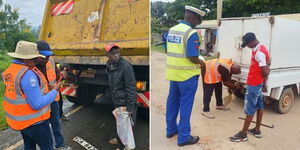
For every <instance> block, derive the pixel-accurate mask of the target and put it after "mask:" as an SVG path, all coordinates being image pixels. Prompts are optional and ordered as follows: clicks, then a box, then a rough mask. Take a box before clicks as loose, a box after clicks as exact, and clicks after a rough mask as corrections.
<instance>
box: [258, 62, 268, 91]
mask: <svg viewBox="0 0 300 150" xmlns="http://www.w3.org/2000/svg"><path fill="white" fill-rule="evenodd" d="M260 70H261V75H262V77H263V78H264V83H263V92H267V91H268V89H267V80H268V77H269V74H270V67H269V66H262V67H260Z"/></svg>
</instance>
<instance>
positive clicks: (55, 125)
mask: <svg viewBox="0 0 300 150" xmlns="http://www.w3.org/2000/svg"><path fill="white" fill-rule="evenodd" d="M59 118H60V117H59V104H58V102H57V101H55V102H52V104H51V117H50V123H51V128H52V132H53V135H54V139H55V147H56V148H59V147H63V146H65V144H64V137H63V135H62V134H61V124H60V121H59Z"/></svg>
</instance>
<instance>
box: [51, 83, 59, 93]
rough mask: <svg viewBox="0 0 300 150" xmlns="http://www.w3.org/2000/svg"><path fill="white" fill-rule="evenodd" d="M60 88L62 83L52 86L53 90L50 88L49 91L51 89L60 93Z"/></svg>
mask: <svg viewBox="0 0 300 150" xmlns="http://www.w3.org/2000/svg"><path fill="white" fill-rule="evenodd" d="M60 86H61V82H58V83H54V84H53V85H52V86H50V87H51V88H49V89H51V90H52V89H55V90H56V91H58V90H59V88H60Z"/></svg>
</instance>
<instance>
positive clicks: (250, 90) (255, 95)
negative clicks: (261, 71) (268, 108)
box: [244, 84, 264, 116]
mask: <svg viewBox="0 0 300 150" xmlns="http://www.w3.org/2000/svg"><path fill="white" fill-rule="evenodd" d="M262 87H263V84H260V85H257V86H251V85H247V88H246V95H245V104H244V111H245V114H246V115H249V116H253V115H254V114H255V111H256V110H257V109H263V108H264V99H263V95H262Z"/></svg>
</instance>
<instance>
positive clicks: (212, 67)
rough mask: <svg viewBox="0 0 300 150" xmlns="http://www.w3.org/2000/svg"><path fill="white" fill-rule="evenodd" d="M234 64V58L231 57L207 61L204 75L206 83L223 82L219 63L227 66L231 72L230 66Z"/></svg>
mask: <svg viewBox="0 0 300 150" xmlns="http://www.w3.org/2000/svg"><path fill="white" fill-rule="evenodd" d="M232 64H233V61H232V60H229V59H212V60H208V61H206V62H205V65H206V70H205V75H204V82H205V83H206V84H215V83H218V82H221V81H222V79H221V74H220V73H219V71H218V67H219V65H222V66H223V67H225V68H227V69H228V71H229V72H230V68H231V66H232Z"/></svg>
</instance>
